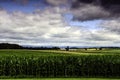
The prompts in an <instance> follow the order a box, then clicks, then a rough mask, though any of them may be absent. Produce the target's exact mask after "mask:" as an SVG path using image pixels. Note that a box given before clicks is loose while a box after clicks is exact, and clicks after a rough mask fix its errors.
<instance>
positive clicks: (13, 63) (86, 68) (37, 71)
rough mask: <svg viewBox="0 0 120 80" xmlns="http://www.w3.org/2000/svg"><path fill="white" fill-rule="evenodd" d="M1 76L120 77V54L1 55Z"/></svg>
mask: <svg viewBox="0 0 120 80" xmlns="http://www.w3.org/2000/svg"><path fill="white" fill-rule="evenodd" d="M0 76H12V77H15V76H34V77H96V76H102V77H112V76H114V77H118V76H120V56H119V55H117V56H115V55H107V56H105V55H101V56H100V55H99V56H98V55H89V56H88V55H86V56H85V55H81V56H41V57H37V58H36V57H34V56H31V57H18V56H8V57H1V58H0Z"/></svg>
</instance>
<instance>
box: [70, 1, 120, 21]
mask: <svg viewBox="0 0 120 80" xmlns="http://www.w3.org/2000/svg"><path fill="white" fill-rule="evenodd" d="M71 10H72V13H73V15H74V20H93V19H109V18H110V19H111V18H113V17H118V16H120V15H119V14H120V1H119V0H114V1H113V0H73V2H72V8H71Z"/></svg>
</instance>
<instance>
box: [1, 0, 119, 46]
mask: <svg viewBox="0 0 120 80" xmlns="http://www.w3.org/2000/svg"><path fill="white" fill-rule="evenodd" d="M0 43H15V44H20V45H31V46H120V0H0Z"/></svg>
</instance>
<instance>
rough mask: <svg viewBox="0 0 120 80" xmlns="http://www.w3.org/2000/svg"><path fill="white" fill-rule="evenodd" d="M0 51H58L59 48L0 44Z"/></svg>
mask: <svg viewBox="0 0 120 80" xmlns="http://www.w3.org/2000/svg"><path fill="white" fill-rule="evenodd" d="M0 49H32V50H59V49H60V48H59V47H24V46H20V45H18V44H10V43H0Z"/></svg>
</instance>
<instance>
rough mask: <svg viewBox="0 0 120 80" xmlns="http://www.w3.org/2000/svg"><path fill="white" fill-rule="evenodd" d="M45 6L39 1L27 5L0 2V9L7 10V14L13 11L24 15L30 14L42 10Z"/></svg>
mask: <svg viewBox="0 0 120 80" xmlns="http://www.w3.org/2000/svg"><path fill="white" fill-rule="evenodd" d="M46 6H47V5H46V4H44V3H43V2H41V1H39V2H36V1H30V2H29V3H28V4H25V5H23V4H20V3H17V2H12V1H11V2H0V7H2V8H3V9H5V10H7V11H8V12H13V11H22V12H26V13H31V12H33V11H35V10H36V9H41V10H42V9H44V8H45V7H46Z"/></svg>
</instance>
